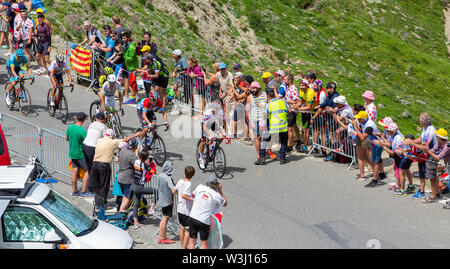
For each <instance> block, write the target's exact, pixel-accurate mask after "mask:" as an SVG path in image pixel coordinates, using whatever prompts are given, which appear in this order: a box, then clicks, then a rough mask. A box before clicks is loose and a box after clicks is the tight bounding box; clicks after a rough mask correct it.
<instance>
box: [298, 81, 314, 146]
mask: <svg viewBox="0 0 450 269" xmlns="http://www.w3.org/2000/svg"><path fill="white" fill-rule="evenodd" d="M299 87H300V91H299V98H300V103H299V104H298V108H297V110H298V111H299V112H302V124H303V146H302V149H301V152H305V151H307V149H308V148H307V147H308V141H309V127H310V126H311V116H312V114H311V113H312V111H313V109H314V103H315V101H316V92H315V91H314V90H313V89H311V88H309V86H308V81H307V80H306V79H303V80H302V81H301V82H300V85H299Z"/></svg>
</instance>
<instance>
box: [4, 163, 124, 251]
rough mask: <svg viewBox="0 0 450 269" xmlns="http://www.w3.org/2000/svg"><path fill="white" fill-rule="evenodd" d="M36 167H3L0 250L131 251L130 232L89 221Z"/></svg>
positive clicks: (104, 223)
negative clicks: (35, 179)
mask: <svg viewBox="0 0 450 269" xmlns="http://www.w3.org/2000/svg"><path fill="white" fill-rule="evenodd" d="M32 169H33V166H3V167H0V217H1V218H0V248H11V249H66V248H67V249H90V248H93V249H130V248H132V247H133V240H132V239H131V237H130V235H129V234H128V232H126V231H124V230H122V229H120V228H118V227H116V226H114V225H111V224H108V223H106V222H103V221H99V220H97V219H95V218H93V217H89V216H87V215H86V214H84V213H83V212H82V211H80V210H79V209H78V208H76V207H74V206H73V205H72V204H70V203H69V202H68V201H67V200H66V199H65V198H63V197H62V196H61V195H59V194H58V193H56V192H55V191H53V190H51V189H50V188H49V187H47V186H46V185H45V184H41V183H30V182H27V179H28V175H29V174H30V172H31V170H32Z"/></svg>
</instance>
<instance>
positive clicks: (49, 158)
mask: <svg viewBox="0 0 450 269" xmlns="http://www.w3.org/2000/svg"><path fill="white" fill-rule="evenodd" d="M68 153H69V143H68V142H67V141H66V136H65V135H63V134H60V133H57V132H55V131H51V130H48V129H42V130H41V158H40V161H41V162H42V163H44V164H45V166H46V168H48V169H49V170H52V171H55V172H58V173H61V174H64V175H66V176H68V177H70V176H71V171H70V170H69V162H70V160H69V156H68Z"/></svg>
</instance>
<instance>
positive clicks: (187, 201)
mask: <svg viewBox="0 0 450 269" xmlns="http://www.w3.org/2000/svg"><path fill="white" fill-rule="evenodd" d="M194 175H195V169H194V167H192V166H186V168H184V176H185V178H184V179H180V180H178V182H177V184H176V185H175V188H174V189H173V190H172V193H173V194H178V206H177V212H178V222H179V223H180V225H181V227H180V243H181V248H182V249H186V248H187V244H188V240H189V214H190V213H191V209H192V203H193V202H194V197H192V183H191V179H192V177H193V176H194Z"/></svg>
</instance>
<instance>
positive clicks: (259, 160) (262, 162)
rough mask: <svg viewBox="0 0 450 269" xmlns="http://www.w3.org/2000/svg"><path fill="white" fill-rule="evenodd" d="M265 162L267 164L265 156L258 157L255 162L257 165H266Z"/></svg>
mask: <svg viewBox="0 0 450 269" xmlns="http://www.w3.org/2000/svg"><path fill="white" fill-rule="evenodd" d="M264 164H266V159H265V158H258V159H257V160H256V162H255V165H264Z"/></svg>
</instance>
